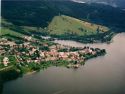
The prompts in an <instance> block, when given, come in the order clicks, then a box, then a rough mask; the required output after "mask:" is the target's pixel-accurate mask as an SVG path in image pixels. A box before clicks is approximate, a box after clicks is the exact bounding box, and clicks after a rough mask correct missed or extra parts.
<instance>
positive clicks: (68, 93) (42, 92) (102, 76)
mask: <svg viewBox="0 0 125 94" xmlns="http://www.w3.org/2000/svg"><path fill="white" fill-rule="evenodd" d="M56 42H58V43H61V44H64V45H71V46H80V47H81V46H84V44H81V43H78V42H73V41H59V40H58V41H56ZM87 45H88V46H92V47H99V48H105V49H106V50H107V54H106V55H105V56H101V57H97V58H94V59H91V60H88V61H87V62H86V64H85V65H84V66H81V67H80V68H78V69H77V70H74V69H67V68H64V67H50V68H48V69H46V70H44V71H41V72H39V73H35V74H32V75H28V76H24V77H22V78H19V79H17V80H14V81H10V82H8V83H6V84H5V85H4V90H3V94H125V33H121V34H118V35H116V36H115V37H114V38H113V43H111V44H87Z"/></svg>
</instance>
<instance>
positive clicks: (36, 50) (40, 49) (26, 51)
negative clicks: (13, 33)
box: [0, 36, 106, 71]
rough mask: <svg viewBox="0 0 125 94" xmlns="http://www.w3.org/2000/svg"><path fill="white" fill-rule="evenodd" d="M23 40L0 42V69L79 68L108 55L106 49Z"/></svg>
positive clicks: (27, 37)
mask: <svg viewBox="0 0 125 94" xmlns="http://www.w3.org/2000/svg"><path fill="white" fill-rule="evenodd" d="M23 38H24V40H25V42H24V43H21V44H17V43H15V42H14V41H12V40H11V41H10V40H8V39H6V38H2V39H1V40H0V69H2V68H6V67H8V66H12V65H13V66H16V67H17V68H18V69H19V70H21V71H22V70H27V69H28V70H27V71H29V70H30V71H32V70H37V69H41V66H42V67H43V66H44V67H45V66H49V65H57V66H58V65H59V64H61V65H65V66H66V67H68V68H70V67H72V68H78V67H79V66H80V65H82V64H84V63H85V61H86V60H88V59H90V58H93V57H97V56H100V55H104V54H105V53H106V51H105V49H99V48H91V47H87V46H85V47H83V48H82V47H71V46H67V45H60V44H56V43H49V42H41V41H39V40H35V39H33V38H32V37H29V36H24V37H23ZM31 66H32V67H31ZM29 68H30V69H29Z"/></svg>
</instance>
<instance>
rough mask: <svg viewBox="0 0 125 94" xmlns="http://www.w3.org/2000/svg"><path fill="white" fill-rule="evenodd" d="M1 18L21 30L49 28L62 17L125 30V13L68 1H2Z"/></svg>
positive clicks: (104, 6)
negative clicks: (23, 28)
mask: <svg viewBox="0 0 125 94" xmlns="http://www.w3.org/2000/svg"><path fill="white" fill-rule="evenodd" d="M1 14H2V17H3V18H4V19H7V20H8V21H9V22H12V23H13V24H15V25H19V26H32V27H46V26H48V23H50V22H51V20H52V19H53V17H54V16H56V15H59V14H62V15H67V16H71V17H74V18H77V19H81V20H87V21H89V22H92V23H97V24H101V25H105V26H108V27H110V28H113V29H114V31H123V32H124V29H125V11H123V10H121V9H119V8H114V7H111V6H108V5H103V4H95V3H91V4H86V3H84V4H81V3H76V2H72V1H67V0H53V1H51V0H35V1H34V0H32V1H20V0H17V1H15V0H14V1H2V5H1ZM112 15H113V16H112ZM116 28H118V30H117V29H116Z"/></svg>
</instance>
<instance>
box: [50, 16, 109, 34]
mask: <svg viewBox="0 0 125 94" xmlns="http://www.w3.org/2000/svg"><path fill="white" fill-rule="evenodd" d="M108 30H109V28H107V27H104V26H101V25H97V24H93V23H89V22H86V21H81V20H79V19H76V18H73V17H69V16H65V15H61V16H55V17H54V18H53V20H52V21H51V22H50V24H49V26H48V31H49V33H50V34H53V35H65V34H75V35H79V36H84V35H96V34H97V33H104V32H107V31H108Z"/></svg>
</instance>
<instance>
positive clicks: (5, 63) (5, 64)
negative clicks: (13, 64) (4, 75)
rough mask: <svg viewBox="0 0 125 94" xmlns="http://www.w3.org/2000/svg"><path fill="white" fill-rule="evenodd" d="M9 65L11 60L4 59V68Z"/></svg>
mask: <svg viewBox="0 0 125 94" xmlns="http://www.w3.org/2000/svg"><path fill="white" fill-rule="evenodd" d="M8 63H9V58H8V57H4V58H3V64H4V66H8Z"/></svg>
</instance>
